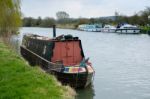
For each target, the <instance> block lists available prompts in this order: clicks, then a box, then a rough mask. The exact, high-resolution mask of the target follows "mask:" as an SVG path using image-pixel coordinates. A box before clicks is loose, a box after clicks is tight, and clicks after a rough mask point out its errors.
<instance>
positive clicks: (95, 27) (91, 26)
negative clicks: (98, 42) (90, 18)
mask: <svg viewBox="0 0 150 99" xmlns="http://www.w3.org/2000/svg"><path fill="white" fill-rule="evenodd" d="M78 29H79V30H81V31H88V32H100V31H101V29H102V28H101V26H99V25H97V24H82V25H79V26H78Z"/></svg>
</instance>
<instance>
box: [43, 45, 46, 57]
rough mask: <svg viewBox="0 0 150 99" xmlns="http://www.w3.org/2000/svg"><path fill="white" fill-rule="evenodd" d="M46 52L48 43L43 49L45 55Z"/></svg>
mask: <svg viewBox="0 0 150 99" xmlns="http://www.w3.org/2000/svg"><path fill="white" fill-rule="evenodd" d="M45 53H46V45H45V46H44V49H43V55H45Z"/></svg>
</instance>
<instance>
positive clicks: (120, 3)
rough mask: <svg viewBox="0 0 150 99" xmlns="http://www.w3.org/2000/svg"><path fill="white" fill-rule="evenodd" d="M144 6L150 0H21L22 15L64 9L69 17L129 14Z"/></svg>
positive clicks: (149, 4)
mask: <svg viewBox="0 0 150 99" xmlns="http://www.w3.org/2000/svg"><path fill="white" fill-rule="evenodd" d="M146 7H150V0H22V3H21V11H22V13H23V16H24V17H34V18H37V17H39V16H40V17H42V18H44V17H53V18H56V13H57V12H58V11H65V12H67V13H68V14H69V16H70V17H71V18H79V17H84V18H92V17H94V18H96V17H103V16H113V15H114V13H115V12H119V13H120V14H123V15H127V16H131V15H133V14H135V13H137V12H139V11H141V10H144V9H145V8H146Z"/></svg>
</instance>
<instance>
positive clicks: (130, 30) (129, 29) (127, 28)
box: [116, 24, 140, 34]
mask: <svg viewBox="0 0 150 99" xmlns="http://www.w3.org/2000/svg"><path fill="white" fill-rule="evenodd" d="M116 32H117V33H122V34H139V33H140V29H139V28H138V27H137V26H135V25H131V24H124V25H122V26H120V27H118V28H117V29H116Z"/></svg>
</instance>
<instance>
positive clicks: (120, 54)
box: [15, 28, 150, 99]
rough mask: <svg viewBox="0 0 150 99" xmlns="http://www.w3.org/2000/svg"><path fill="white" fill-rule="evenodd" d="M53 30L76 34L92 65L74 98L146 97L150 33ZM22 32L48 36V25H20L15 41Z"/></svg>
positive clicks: (149, 81)
mask: <svg viewBox="0 0 150 99" xmlns="http://www.w3.org/2000/svg"><path fill="white" fill-rule="evenodd" d="M56 31H57V35H61V34H72V35H73V36H78V37H79V38H80V39H81V40H82V46H83V50H84V53H85V56H86V57H90V61H91V62H92V64H93V67H94V69H95V76H94V79H93V83H92V85H91V86H90V87H87V88H85V89H82V90H77V93H78V96H77V97H76V98H77V99H150V36H148V35H146V34H139V35H125V34H115V33H101V32H84V31H77V30H69V29H57V30H56ZM25 33H35V34H38V35H43V36H47V37H52V29H51V28H21V29H20V34H19V35H18V36H17V37H16V38H15V40H16V41H15V42H19V43H18V44H20V42H21V39H22V35H23V34H25Z"/></svg>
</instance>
